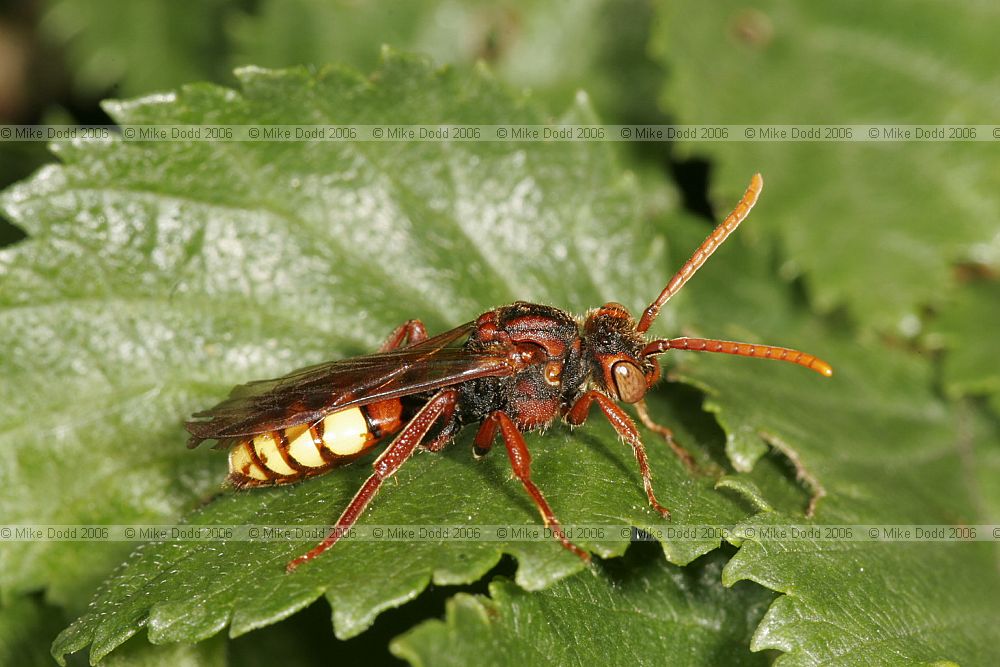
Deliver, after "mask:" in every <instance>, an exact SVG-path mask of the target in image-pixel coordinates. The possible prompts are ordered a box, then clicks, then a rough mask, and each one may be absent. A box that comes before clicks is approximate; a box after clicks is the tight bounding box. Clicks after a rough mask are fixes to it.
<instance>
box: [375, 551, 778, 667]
mask: <svg viewBox="0 0 1000 667" xmlns="http://www.w3.org/2000/svg"><path fill="white" fill-rule="evenodd" d="M650 556H651V554H650V550H649V549H642V548H639V547H633V548H632V549H630V550H629V552H628V554H626V556H625V558H621V559H614V560H611V561H606V562H602V563H601V564H600V565H599V567H597V568H596V571H595V572H594V573H589V572H581V573H580V574H577V575H574V576H573V577H571V578H568V579H564V580H563V581H560V582H558V583H557V584H554V585H553V586H551V587H550V588H547V589H546V590H544V591H542V592H540V593H528V592H525V591H524V590H522V589H521V588H519V587H517V586H516V585H514V584H513V583H512V582H510V581H508V580H506V579H502V578H501V579H497V580H495V581H493V582H492V583H491V584H490V597H488V598H487V597H483V596H473V595H465V594H461V595H458V596H456V597H454V598H452V599H451V600H450V601H449V602H448V609H447V618H446V620H444V621H437V620H434V621H427V622H425V623H423V624H421V625H419V626H417V627H416V628H415V629H413V630H411V631H410V632H408V633H407V634H405V635H403V636H402V637H399V638H397V639H396V640H395V641H394V642H393V643H392V644H391V648H392V651H393V653H395V654H396V655H397V656H399V657H401V658H405V659H406V660H408V661H409V662H410V663H411V664H413V665H469V664H477V663H481V662H482V661H483V660H484V658H485V659H487V660H488V661H489V664H492V665H525V664H528V665H530V664H538V663H540V662H550V661H556V662H558V663H559V664H565V665H587V664H593V661H594V659H595V656H604V661H607V662H608V663H609V664H623V665H624V664H628V665H662V664H671V665H706V664H716V665H723V664H724V665H750V664H759V665H764V664H769V659H768V658H769V656H767V655H766V654H759V655H751V654H750V653H749V652H748V651H747V644H748V642H749V639H750V635H751V633H752V632H753V629H754V627H755V626H756V624H757V622H758V621H759V620H760V618H761V616H763V614H764V610H765V608H766V607H767V605H768V604H769V603H770V602H771V600H772V599H773V594H772V593H770V592H769V591H767V590H766V589H763V588H760V587H757V586H754V585H749V584H746V583H741V584H736V585H735V586H734V587H733V588H732V589H726V588H723V586H722V584H721V582H720V574H721V572H722V567H723V565H724V563H725V561H726V555H724V554H723V553H721V552H714V553H712V554H709V555H707V556H705V557H703V558H702V559H699V560H698V561H696V562H695V563H693V564H691V565H690V566H688V567H685V568H678V567H676V566H674V565H670V564H668V563H665V562H664V561H663V560H662V559H658V558H651V557H650Z"/></svg>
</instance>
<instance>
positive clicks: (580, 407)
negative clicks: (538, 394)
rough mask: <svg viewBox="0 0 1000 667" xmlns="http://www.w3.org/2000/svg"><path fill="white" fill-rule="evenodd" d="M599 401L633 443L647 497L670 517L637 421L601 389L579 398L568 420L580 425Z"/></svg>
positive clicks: (622, 432) (608, 416)
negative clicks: (656, 490) (656, 487)
mask: <svg viewBox="0 0 1000 667" xmlns="http://www.w3.org/2000/svg"><path fill="white" fill-rule="evenodd" d="M594 401H597V404H598V405H599V406H600V407H601V411H602V412H604V416H605V417H607V419H608V421H609V422H611V425H612V426H614V428H615V430H616V431H617V432H618V435H620V436H621V437H622V438H623V439H624V440H625V442H627V443H628V444H630V445H632V452H633V453H634V454H635V460H636V463H638V464H639V474H640V475H642V486H643V488H645V489H646V497H647V498H649V504H650V505H652V506H653V509H655V510H656V511H657V512H659V513H660V514H661V515H662V516H663V517H665V518H667V519H669V518H670V510H668V509H667V508H666V507H664V506H663V505H661V504H660V501H658V500H657V499H656V494H654V493H653V476H652V474H651V473H650V472H649V461H648V460H647V459H646V448H645V447H643V446H642V439H641V438H640V437H639V430H638V429H637V428H636V427H635V422H633V421H632V419H631V418H630V417H629V416H628V415H627V414H625V411H624V410H622V409H621V408H620V407H618V405H617V404H616V403H615V402H614V401H612V400H611V399H610V398H608V397H607V396H605V395H604V394H602V393H601V392H599V391H594V390H591V391H588V392H586V393H585V394H584V395H583V396H581V397H580V398H578V399H577V401H576V403H574V404H573V406H572V407H571V408H570V409H569V410H568V411H567V412H566V421H567V422H569V423H570V424H571V425H573V426H579V425H580V424H582V423H583V422H584V421H586V419H587V413H588V412H590V404H591V403H593V402H594Z"/></svg>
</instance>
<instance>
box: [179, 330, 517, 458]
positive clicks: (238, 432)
mask: <svg viewBox="0 0 1000 667" xmlns="http://www.w3.org/2000/svg"><path fill="white" fill-rule="evenodd" d="M471 328H472V324H471V323H469V324H465V325H463V326H461V327H457V328H456V329H453V330H451V331H449V332H446V333H444V334H441V335H440V336H436V337H434V338H431V339H428V340H426V341H424V342H422V343H419V344H417V345H413V346H411V347H407V348H403V349H400V350H393V351H391V352H383V353H378V354H371V355H366V356H362V357H353V358H350V359H343V360H340V361H332V362H327V363H324V364H317V365H315V366H309V367H306V368H302V369H299V370H297V371H294V372H292V373H290V374H288V375H286V376H284V377H281V378H276V379H273V380H261V381H256V382H251V383H248V384H245V385H240V386H238V387H236V388H235V389H233V391H232V392H231V393H230V395H229V398H227V399H226V400H224V401H222V402H221V403H219V404H218V405H216V406H215V407H213V408H211V409H209V410H205V411H204V412H199V413H197V414H195V415H194V419H193V420H192V421H189V422H188V423H187V424H186V426H187V430H188V431H189V432H190V433H191V434H192V437H191V440H190V442H189V446H191V447H194V446H197V445H198V443H200V442H201V441H203V440H211V439H215V440H229V439H238V438H243V437H247V436H252V435H255V434H257V433H266V432H270V431H277V430H281V429H284V428H288V427H290V426H295V425H298V424H304V423H311V422H314V421H317V420H319V419H321V418H322V417H323V416H325V415H327V414H329V413H331V412H334V411H336V410H341V409H344V408H348V407H351V406H355V405H365V404H367V403H374V402H376V401H379V400H383V399H389V398H399V397H402V396H409V395H411V394H418V393H421V392H426V391H433V390H435V389H440V388H442V387H447V386H450V385H454V384H458V383H460V382H464V381H466V380H471V379H474V378H480V377H490V376H503V375H510V374H512V373H513V370H512V367H511V366H510V364H509V362H508V361H507V357H506V355H500V354H490V353H477V352H470V351H468V350H465V349H462V348H457V347H446V346H447V345H449V344H451V343H453V342H454V341H456V340H458V339H459V338H461V337H462V336H464V335H466V334H468V332H469V331H470V330H471Z"/></svg>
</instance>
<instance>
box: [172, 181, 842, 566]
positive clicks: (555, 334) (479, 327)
mask: <svg viewBox="0 0 1000 667" xmlns="http://www.w3.org/2000/svg"><path fill="white" fill-rule="evenodd" d="M762 187H763V179H762V178H761V176H760V174H755V175H754V176H753V178H752V179H751V181H750V185H749V187H748V188H747V191H746V193H745V194H744V195H743V197H742V199H741V200H740V202H739V203H738V204H737V206H736V208H735V209H734V210H733V211H732V213H730V214H729V215H728V216H727V217H726V219H725V220H723V222H722V223H721V224H720V225H719V226H718V227H716V228H715V230H714V231H713V232H712V233H711V234H710V235H709V236H708V238H707V239H706V240H705V241H704V242H703V243H702V244H701V245H700V246H699V247H698V249H697V250H695V252H694V254H693V255H692V256H691V258H690V259H689V260H688V261H687V262H685V264H684V265H683V266H682V267H681V268H680V270H679V271H678V272H677V273H676V274H675V275H674V276H673V278H671V279H670V282H668V283H667V286H666V287H665V288H664V289H663V291H662V292H661V293H660V295H659V296H658V297H657V298H656V300H655V301H653V302H652V303H651V304H650V305H649V307H647V308H646V310H645V311H644V312H643V313H642V316H641V317H640V318H639V320H638V322H637V321H636V320H635V319H634V318H633V317H632V315H631V314H630V313H629V312H628V310H627V309H626V308H625V306H623V305H621V304H619V303H606V304H604V305H603V306H601V307H600V308H596V309H593V310H591V311H589V312H588V313H587V314H586V315H585V316H583V317H580V318H577V317H574V316H572V315H570V314H569V313H567V312H565V311H563V310H560V309H558V308H554V307H552V306H547V305H541V304H536V303H527V302H523V301H518V302H516V303H513V304H511V305H507V306H502V307H500V308H495V309H493V310H490V311H487V312H485V313H483V314H482V315H480V316H479V317H478V318H476V319H475V320H473V321H471V322H467V323H465V324H462V325H460V326H458V327H455V328H454V329H452V330H450V331H447V332H445V333H442V334H438V335H436V336H432V337H429V336H428V334H427V331H426V329H425V327H424V325H423V324H422V323H421V322H420V321H419V320H415V319H414V320H410V321H408V322H406V323H404V324H403V325H401V326H400V327H398V328H397V329H396V330H395V331H393V332H392V334H391V335H390V336H389V338H388V340H387V341H386V342H385V344H384V345H383V346H382V347H381V349H380V350H379V351H378V352H376V353H375V354H370V355H366V356H360V357H354V358H350V359H342V360H338V361H331V362H327V363H323V364H319V365H316V366H310V367H308V368H303V369H301V370H297V371H294V372H292V373H290V374H288V375H286V376H284V377H281V378H278V379H274V380H263V381H258V382H251V383H249V384H245V385H242V386H239V387H237V388H235V389H234V390H233V391H232V393H231V394H230V396H229V398H227V399H226V400H224V401H223V402H221V403H219V404H218V405H216V406H215V407H213V408H211V409H209V410H206V411H204V412H199V413H197V414H195V415H194V416H193V419H192V420H191V421H189V422H187V424H186V426H187V429H188V431H189V432H190V433H191V439H190V441H189V443H188V446H189V447H196V446H197V445H198V444H199V443H201V442H202V441H204V440H217V441H218V445H217V446H218V447H228V448H229V480H230V481H231V482H232V484H233V485H234V486H236V487H238V488H250V487H261V486H271V485H276V484H292V483H296V482H299V481H302V480H304V479H307V478H309V477H315V476H316V475H321V474H324V473H326V472H328V471H330V470H332V469H333V468H337V467H339V466H343V465H346V464H348V463H351V462H352V461H354V460H355V459H357V458H358V457H360V456H362V455H364V454H365V453H366V452H368V451H369V450H370V449H372V448H373V447H375V446H377V445H378V444H380V443H382V442H385V441H389V444H388V446H387V447H386V448H385V450H384V451H383V452H382V453H381V454H380V455H379V456H378V457H377V458H376V459H375V462H374V464H373V468H374V470H373V472H372V474H371V476H370V477H368V479H367V480H366V481H365V483H364V484H363V485H362V486H361V488H360V489H359V490H358V492H357V493H356V494H355V496H354V498H353V499H352V500H351V501H350V503H348V505H347V507H346V508H345V509H344V510H343V513H342V514H341V515H340V517H339V518H338V519H337V521H336V523H335V524H334V525H333V526H332V527H331V530H330V532H329V534H328V535H327V536H326V538H325V539H324V540H323V541H322V542H320V543H319V544H317V545H316V546H315V547H314V548H312V549H311V550H310V551H309V552H307V553H305V554H303V555H301V556H299V557H298V558H295V559H294V560H292V561H291V562H290V563H288V565H287V570H288V571H289V572H290V571H292V570H294V569H295V568H297V567H298V566H300V565H302V564H303V563H306V562H308V561H310V560H312V559H314V558H316V557H317V556H319V555H320V554H322V553H323V552H325V551H326V550H327V549H329V548H331V547H333V546H334V545H335V544H336V543H337V541H338V540H339V539H340V538H341V537H342V536H343V535H344V534H345V532H346V531H347V530H349V529H350V528H351V526H353V525H354V524H355V522H357V521H358V519H359V518H360V517H361V514H362V513H363V512H364V510H365V508H367V507H368V505H369V504H370V503H371V502H372V499H373V498H374V497H375V495H376V494H377V493H378V491H379V488H380V487H381V486H382V484H383V483H384V482H385V480H387V479H389V478H390V477H392V476H393V475H394V474H395V473H396V472H397V471H398V470H399V469H400V467H401V466H402V465H403V464H404V463H406V461H408V460H409V459H410V457H411V456H413V453H414V452H415V451H417V449H418V448H422V449H426V450H429V451H432V452H436V451H440V450H441V449H443V448H444V447H445V446H447V445H448V444H449V443H450V442H451V441H452V440H453V439H454V437H455V434H456V433H458V431H459V430H460V429H462V428H463V427H465V426H466V425H470V424H476V425H478V431H477V432H476V435H475V438H474V441H473V443H474V444H473V447H474V454H475V456H476V457H482V456H485V455H486V454H487V453H488V452H489V451H490V449H491V448H492V447H493V444H494V441H495V440H496V439H497V436H498V435H499V438H500V440H501V441H502V442H503V444H504V447H505V449H506V450H507V455H508V457H509V458H510V464H511V468H512V469H513V472H514V475H515V477H517V479H518V480H520V482H521V484H522V485H523V486H524V489H525V491H526V492H527V494H528V495H529V496H530V497H531V499H532V501H533V502H534V504H535V506H536V507H537V508H538V512H539V514H540V515H541V517H542V521H543V522H544V523H545V525H546V526H547V527H548V528H550V529H551V532H552V534H553V535H554V536H555V538H557V539H558V540H559V541H560V543H561V544H562V546H563V547H565V548H566V549H568V550H569V551H571V552H573V553H574V554H576V555H577V556H579V557H580V558H581V559H583V560H584V561H588V560H589V558H590V556H589V554H588V553H587V552H586V551H584V550H583V549H581V548H580V547H578V546H577V545H576V544H574V543H573V542H571V541H570V540H569V539H568V538H567V537H566V534H565V533H564V531H563V529H562V527H561V526H560V523H559V520H558V519H557V518H556V516H555V514H554V513H553V511H552V508H551V507H550V506H549V504H548V502H547V501H546V500H545V496H544V495H543V494H542V492H541V490H540V489H539V488H538V487H537V486H536V485H535V483H534V482H533V481H532V479H531V454H530V453H529V451H528V447H527V445H526V444H525V441H524V437H523V435H522V433H524V432H525V431H532V430H536V429H542V428H545V427H547V426H549V425H551V424H552V423H553V422H555V421H557V420H559V419H562V420H563V421H565V422H566V423H568V424H569V425H570V426H579V425H581V424H583V423H584V421H585V420H586V419H587V415H588V414H589V412H590V411H591V408H592V407H593V406H594V405H596V406H597V408H598V409H599V410H600V411H601V413H602V414H603V415H604V417H605V418H606V419H607V420H608V421H609V422H610V423H611V425H612V426H613V427H614V429H615V431H617V433H618V435H619V436H621V438H622V440H624V442H625V443H627V444H628V445H629V446H631V448H632V452H633V454H634V455H635V460H636V463H637V465H638V468H639V475H640V476H641V478H642V483H643V487H644V489H645V492H646V496H647V497H648V499H649V503H650V505H651V506H652V507H653V508H654V509H655V510H656V511H657V512H659V513H660V514H661V515H662V516H664V517H667V518H669V516H670V511H669V510H668V509H667V508H666V507H665V506H664V505H663V504H662V503H660V502H659V500H657V498H656V494H655V493H654V490H653V480H652V475H651V474H650V470H649V463H648V460H647V457H646V450H645V448H644V447H643V444H642V440H641V439H640V437H639V431H638V429H637V428H636V425H635V422H634V421H633V420H632V418H631V417H629V415H628V414H627V413H626V412H625V410H624V409H623V408H622V407H621V405H619V404H620V403H625V404H629V405H632V406H634V408H635V410H636V414H637V415H638V417H639V420H640V421H641V422H642V423H643V424H644V425H645V426H647V427H648V428H649V429H651V430H652V431H654V432H656V433H658V434H660V435H662V436H663V437H664V438H665V439H666V441H667V443H668V444H669V445H670V446H671V447H672V448H673V450H674V452H675V453H676V454H677V455H678V456H680V457H681V458H682V459H683V460H684V461H685V462H686V463H687V464H689V465H691V464H692V463H693V462H692V459H691V458H690V456H689V455H688V454H687V452H686V451H685V450H684V449H683V448H682V447H680V446H679V445H678V444H677V443H676V442H674V440H673V435H672V433H671V431H670V429H668V428H666V427H664V426H661V425H659V424H657V423H656V422H655V421H653V419H652V418H651V417H650V415H649V412H648V410H647V408H646V404H645V401H644V397H645V395H646V393H647V392H648V391H649V389H650V387H652V386H653V385H654V384H655V383H656V382H657V381H658V380H659V379H660V365H659V362H658V360H657V357H658V356H659V355H661V354H664V353H666V352H669V351H671V350H688V351H699V352H722V353H725V354H734V355H739V356H744V357H758V358H762V359H776V360H780V361H787V362H791V363H794V364H798V365H800V366H805V367H806V368H809V369H811V370H814V371H816V372H818V373H820V374H821V375H825V376H830V375H832V374H833V370H832V368H831V367H830V365H829V364H827V363H826V362H825V361H822V360H821V359H818V358H817V357H815V356H813V355H811V354H806V353H804V352H799V351H797V350H792V349H789V348H783V347H775V346H771V345H755V344H750V343H738V342H731V341H723V340H714V339H707V338H665V339H655V340H647V338H646V332H647V331H648V330H649V328H650V326H651V325H652V324H653V322H654V321H655V320H656V317H657V315H658V314H659V312H660V309H661V308H662V307H663V305H664V304H665V303H666V302H667V301H668V300H669V299H670V298H671V297H672V296H673V295H674V294H676V293H677V292H679V291H680V290H681V288H682V287H683V286H684V284H685V283H687V281H688V280H689V279H690V278H691V277H692V276H693V275H694V274H695V273H696V272H697V271H698V269H699V268H700V267H701V266H702V265H703V264H704V263H705V262H706V261H707V260H708V258H709V256H711V254H712V253H713V252H714V251H715V250H716V249H717V248H718V247H719V246H720V245H721V244H722V243H723V242H724V241H725V240H726V238H727V237H728V236H729V235H730V234H731V233H732V232H733V231H734V230H735V229H736V227H737V226H738V225H739V224H740V223H741V222H742V221H743V220H744V219H745V218H746V216H747V214H748V213H749V212H750V209H751V208H752V207H753V205H754V204H755V203H756V202H757V198H758V197H759V195H760V192H761V189H762Z"/></svg>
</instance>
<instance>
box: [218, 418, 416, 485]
mask: <svg viewBox="0 0 1000 667" xmlns="http://www.w3.org/2000/svg"><path fill="white" fill-rule="evenodd" d="M402 425H403V423H402V403H401V402H400V401H399V400H398V399H392V400H388V401H380V402H378V403H372V404H369V405H363V406H359V407H354V408H348V409H346V410H340V411H338V412H333V413H331V414H329V415H327V416H326V417H324V418H323V419H321V420H319V421H317V422H316V423H314V424H303V425H299V426H291V427H289V428H286V429H282V430H279V431H272V432H269V433H261V434H258V435H255V436H254V437H253V438H249V439H246V440H241V441H239V442H238V443H237V444H236V445H234V446H233V448H232V449H231V450H230V452H229V479H230V480H231V481H232V482H233V484H234V485H235V486H237V487H240V488H242V487H248V486H268V485H271V484H290V483H292V482H297V481H299V480H301V479H303V478H305V477H312V476H315V475H321V474H323V473H325V472H327V471H329V470H330V469H332V468H336V467H338V466H342V465H346V464H347V463H350V462H351V461H353V460H355V459H356V458H358V457H359V456H361V455H362V454H364V453H365V452H366V451H367V450H368V449H370V448H371V447H373V446H374V445H376V444H377V443H378V442H379V441H380V440H382V439H383V438H384V437H385V436H387V435H390V434H392V433H395V432H397V431H399V429H400V428H401V427H402Z"/></svg>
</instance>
